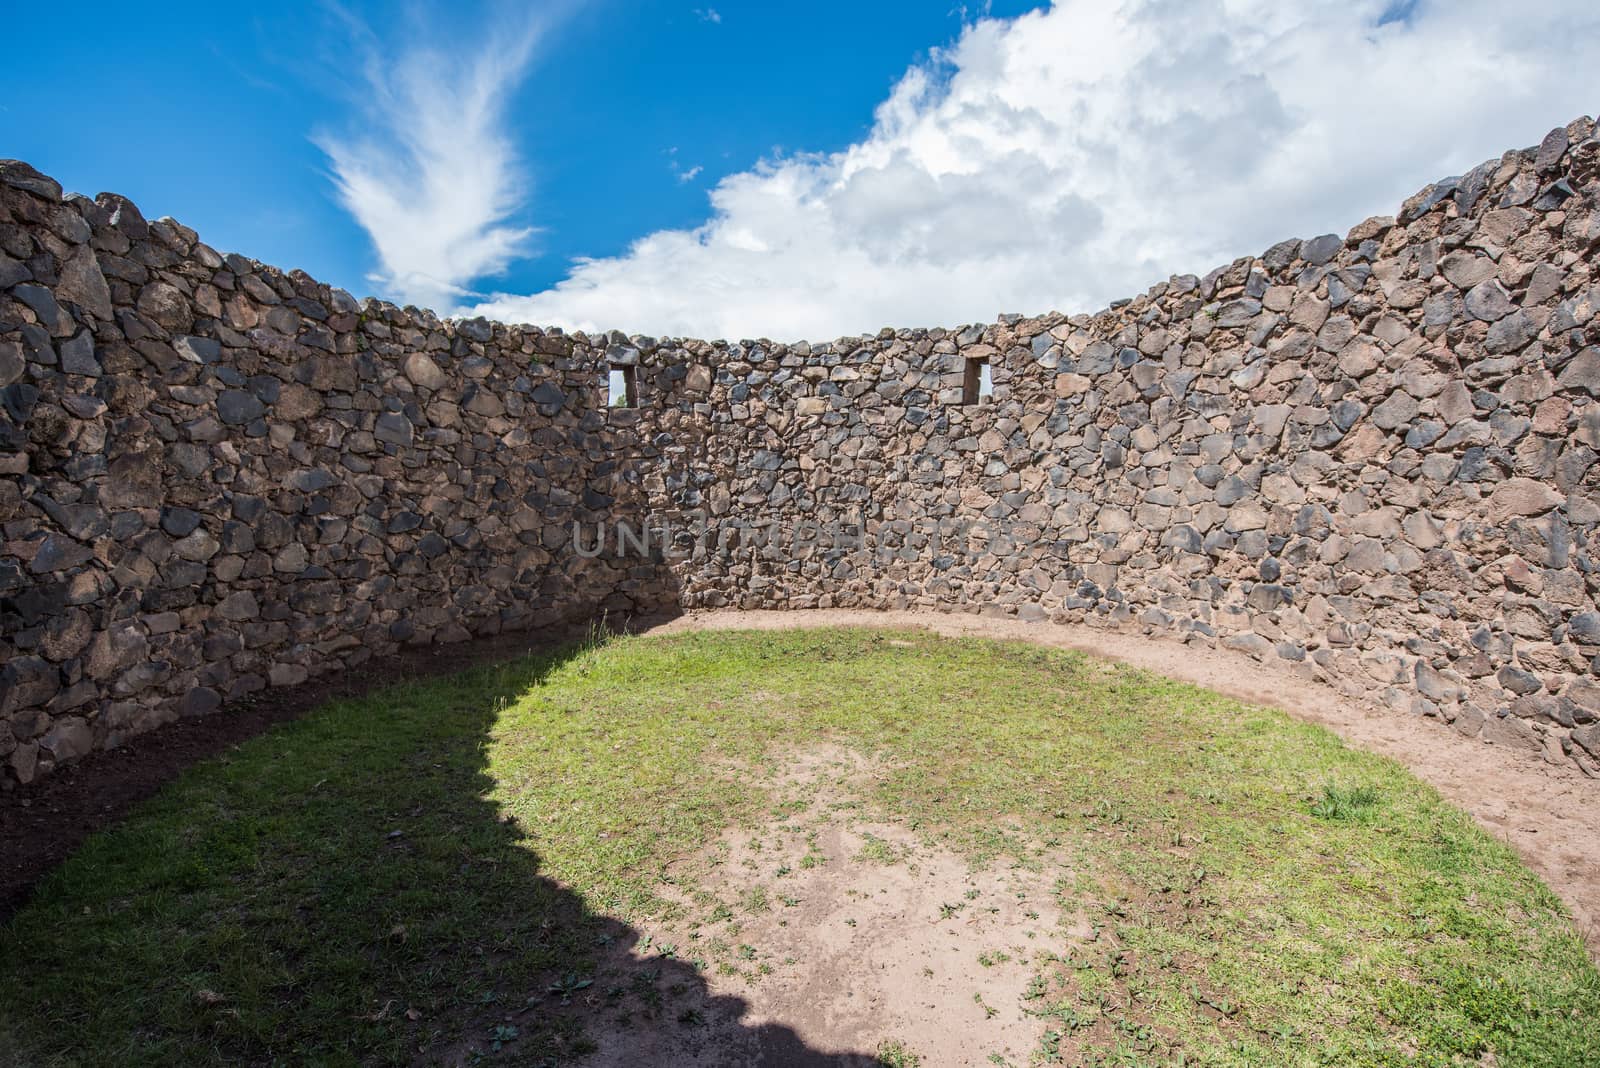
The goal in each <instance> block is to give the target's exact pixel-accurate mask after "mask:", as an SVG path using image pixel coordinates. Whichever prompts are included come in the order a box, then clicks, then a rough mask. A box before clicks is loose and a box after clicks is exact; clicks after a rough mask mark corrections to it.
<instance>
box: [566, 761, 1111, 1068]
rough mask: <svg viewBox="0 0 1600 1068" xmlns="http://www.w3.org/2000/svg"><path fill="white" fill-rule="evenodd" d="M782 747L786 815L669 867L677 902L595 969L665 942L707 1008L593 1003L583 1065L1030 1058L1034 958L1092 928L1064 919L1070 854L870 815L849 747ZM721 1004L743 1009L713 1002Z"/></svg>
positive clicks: (633, 966) (669, 891)
mask: <svg viewBox="0 0 1600 1068" xmlns="http://www.w3.org/2000/svg"><path fill="white" fill-rule="evenodd" d="M782 763H783V764H784V765H785V766H786V767H787V768H788V769H789V773H788V775H787V776H786V779H785V780H784V781H782V782H780V783H779V784H778V785H777V787H776V790H775V794H776V797H777V800H778V804H777V805H776V806H775V807H777V808H779V809H780V810H782V811H783V812H785V813H786V814H785V815H784V816H783V817H781V818H774V819H773V820H771V821H770V822H768V823H767V824H765V825H763V826H760V827H758V828H755V829H744V830H739V831H733V832H730V833H728V834H726V835H724V836H723V837H722V838H721V839H720V840H719V841H717V842H715V843H714V844H712V845H711V846H709V847H708V848H707V849H706V850H704V851H703V852H702V853H701V854H700V855H698V856H695V857H691V858H686V859H685V860H684V861H682V862H681V863H680V864H678V865H676V866H675V867H674V869H673V871H672V873H671V874H670V876H669V879H670V880H671V881H670V882H668V883H667V884H665V885H664V886H663V887H662V890H663V891H664V892H665V893H666V895H667V896H668V897H669V899H675V900H676V901H677V902H678V904H679V905H680V906H681V908H682V910H683V912H682V915H681V917H679V918H676V919H674V920H672V921H669V922H666V923H663V924H661V925H659V926H656V927H654V928H651V927H648V926H647V927H645V928H644V930H645V932H646V938H645V939H643V940H641V942H639V943H636V944H634V945H632V946H629V947H627V948H626V949H619V951H618V952H617V953H616V954H615V959H613V960H610V961H608V962H606V964H604V965H603V966H602V968H601V969H600V976H601V977H600V978H598V979H597V982H596V986H603V985H605V984H606V982H607V980H606V979H605V978H604V976H606V975H607V974H610V975H612V976H626V975H630V974H637V973H638V970H639V969H640V968H641V967H644V966H648V965H649V964H650V963H651V962H652V960H653V959H655V958H656V956H657V955H659V954H660V953H662V952H663V947H664V946H666V947H671V949H670V952H671V953H672V954H673V955H674V956H676V957H677V958H679V959H698V960H699V961H702V962H703V964H702V966H701V968H700V970H701V972H702V974H703V976H704V983H705V989H704V992H703V994H702V995H701V996H700V997H699V998H697V999H696V1005H692V1006H675V1007H674V1008H675V1010H676V1011H678V1012H680V1013H682V1012H700V1011H701V1008H699V1007H698V1006H701V1005H703V1012H702V1017H703V1018H701V1019H699V1020H698V1022H697V1024H696V1025H695V1026H688V1027H659V1026H657V1027H651V1026H639V1025H637V1024H634V1023H632V1022H631V1021H630V1020H629V1019H628V1018H627V1015H626V1014H621V1015H619V1014H617V1013H615V1012H608V1011H606V1010H604V1009H601V1010H600V1011H596V1012H594V1013H593V1014H592V1015H591V1016H590V1019H589V1025H590V1026H589V1027H588V1031H589V1033H590V1034H592V1035H594V1036H595V1038H596V1039H597V1041H598V1044H599V1048H598V1050H597V1051H596V1052H595V1054H594V1055H593V1056H592V1057H591V1058H590V1059H588V1060H587V1061H586V1062H585V1063H586V1064H590V1065H594V1066H603V1068H623V1066H625V1065H626V1066H632V1065H639V1064H673V1065H697V1066H713V1065H745V1064H757V1063H761V1064H785V1063H791V1062H796V1063H826V1064H850V1063H862V1064H868V1063H873V1060H872V1055H873V1054H874V1053H877V1052H879V1051H890V1050H896V1049H898V1050H901V1051H904V1052H908V1053H913V1054H917V1055H920V1056H921V1057H922V1061H921V1063H923V1064H939V1065H952V1066H955V1065H981V1064H990V1063H993V1062H992V1061H991V1060H990V1058H991V1056H992V1055H995V1054H1000V1055H1002V1056H1004V1057H1005V1058H1006V1059H1007V1061H1008V1062H1010V1063H1026V1062H1027V1061H1028V1055H1029V1053H1030V1052H1032V1051H1033V1050H1034V1049H1036V1048H1037V1047H1038V1044H1039V1036H1040V1035H1041V1034H1043V1032H1044V1031H1045V1030H1046V1027H1045V1024H1044V1022H1042V1021H1041V1020H1040V1019H1038V1018H1036V1017H1032V1016H1029V1015H1027V1014H1025V1013H1024V1011H1023V1006H1024V1004H1025V1003H1026V1002H1025V1000H1024V995H1025V994H1026V992H1027V988H1028V984H1029V981H1030V980H1031V979H1032V977H1033V976H1034V974H1035V972H1036V971H1037V970H1038V967H1037V966H1038V958H1039V956H1040V955H1041V954H1043V953H1046V952H1048V951H1060V950H1061V949H1062V947H1063V945H1064V943H1065V941H1066V940H1069V939H1071V938H1073V937H1074V936H1075V933H1077V932H1079V931H1080V929H1081V934H1082V935H1087V933H1088V930H1089V929H1088V925H1087V921H1085V920H1083V919H1082V918H1079V917H1071V918H1069V922H1068V923H1067V924H1066V925H1065V926H1063V925H1062V916H1061V912H1060V908H1059V906H1058V904H1057V897H1056V894H1055V886H1056V882H1057V880H1058V879H1060V878H1061V877H1062V867H1061V864H1060V862H1059V861H1056V862H1052V858H1046V857H1041V856H1033V857H1030V858H1029V860H1028V863H1027V864H1026V866H1024V865H1022V864H1018V863H1015V862H1010V861H996V862H994V863H991V864H988V865H984V866H981V867H977V868H974V867H972V866H970V865H969V864H968V863H967V862H966V861H965V860H963V859H961V858H960V857H958V856H956V855H955V854H953V853H951V852H948V851H946V850H943V849H937V848H931V847H929V846H928V845H926V844H925V843H923V842H921V841H920V840H919V838H918V836H917V835H915V834H913V833H912V832H911V831H910V830H909V829H907V828H905V827H903V826H900V825H897V824H892V823H881V822H873V821H872V820H870V819H866V818H863V817H862V816H861V815H860V814H859V811H858V810H857V808H856V806H855V804H854V802H853V797H854V795H855V791H856V788H857V787H859V786H860V785H861V782H862V780H864V779H866V778H868V777H869V776H871V775H872V773H873V769H872V767H870V766H869V765H867V764H865V763H864V762H863V761H862V760H861V759H860V758H859V757H858V756H857V755H856V754H854V753H851V752H850V751H848V750H844V749H836V748H829V747H817V748H811V749H807V750H804V751H801V752H798V753H796V754H794V755H793V757H792V758H788V759H786V760H785V761H783V762H782ZM678 886H693V887H694V888H695V891H694V892H693V893H692V894H691V893H682V892H679V893H674V890H675V888H676V887H678ZM728 1007H735V1008H737V1010H738V1011H737V1012H729V1011H719V1010H723V1009H726V1008H728ZM613 1017H615V1018H613ZM680 1018H686V1017H680ZM773 1032H777V1033H781V1034H784V1035H786V1036H787V1035H792V1036H793V1037H794V1038H795V1039H797V1040H798V1041H799V1042H800V1043H803V1045H804V1048H805V1049H806V1050H807V1051H808V1055H807V1056H805V1057H801V1058H786V1057H784V1056H781V1055H779V1056H774V1055H773V1054H774V1051H773V1050H771V1049H767V1048H763V1047H764V1045H765V1044H766V1043H765V1041H764V1040H765V1037H766V1036H767V1035H768V1034H770V1033H773Z"/></svg>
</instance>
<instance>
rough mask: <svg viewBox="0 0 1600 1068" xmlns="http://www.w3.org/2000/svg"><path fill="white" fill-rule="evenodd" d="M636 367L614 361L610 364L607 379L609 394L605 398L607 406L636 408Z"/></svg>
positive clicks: (637, 387) (637, 401) (637, 392)
mask: <svg viewBox="0 0 1600 1068" xmlns="http://www.w3.org/2000/svg"><path fill="white" fill-rule="evenodd" d="M637 372H638V368H636V367H634V366H633V365H632V364H627V363H614V364H612V365H611V374H610V376H609V379H608V382H607V384H608V386H609V395H608V397H607V399H606V407H608V408H637V407H639V385H638V374H637Z"/></svg>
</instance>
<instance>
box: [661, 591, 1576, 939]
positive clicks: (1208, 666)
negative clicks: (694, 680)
mask: <svg viewBox="0 0 1600 1068" xmlns="http://www.w3.org/2000/svg"><path fill="white" fill-rule="evenodd" d="M797 627H912V628H922V629H927V630H931V631H933V632H935V633H937V634H943V635H947V636H950V637H975V638H997V639H1004V640H1008V641H1027V642H1033V643H1035V644H1039V645H1046V646H1052V647H1056V648H1064V649H1076V650H1079V651H1081V652H1086V653H1091V654H1093V655H1095V656H1100V657H1105V658H1108V659H1111V660H1118V661H1121V662H1123V663H1126V664H1131V665H1133V666H1135V667H1140V668H1144V669H1146V670H1149V671H1153V672H1156V673H1158V674H1161V675H1166V676H1168V677H1170V678H1175V679H1181V680H1183V681H1186V682H1192V683H1195V684H1196V685H1199V686H1204V687H1207V688H1208V689H1212V690H1216V691H1217V692H1219V693H1222V694H1226V695H1228V696H1230V697H1235V698H1238V699H1240V700H1244V701H1249V702H1252V703H1254V704H1261V705H1268V706H1272V707H1275V708H1281V709H1283V710H1284V711H1286V712H1289V713H1291V714H1292V715H1295V716H1297V717H1299V718H1301V719H1306V720H1310V721H1312V722H1314V723H1319V724H1321V725H1323V726H1325V727H1327V728H1328V729H1330V730H1332V731H1333V732H1334V733H1335V734H1337V735H1339V736H1340V737H1341V738H1343V739H1344V740H1345V741H1346V742H1348V743H1350V744H1351V745H1353V746H1356V747H1357V748H1361V749H1366V750H1368V751H1370V752H1374V753H1379V754H1381V755H1383V756H1387V757H1390V758H1392V759H1394V760H1397V761H1399V762H1400V763H1401V764H1403V765H1405V766H1406V767H1407V768H1408V769H1410V770H1411V772H1412V773H1413V774H1415V775H1416V776H1417V777H1418V778H1420V779H1422V780H1423V781H1424V782H1427V783H1429V784H1430V785H1432V786H1433V787H1434V788H1435V789H1437V790H1438V791H1439V793H1440V794H1442V795H1443V796H1444V797H1445V798H1447V799H1448V800H1450V801H1451V802H1453V803H1454V804H1456V805H1458V806H1460V807H1461V808H1462V809H1464V810H1465V811H1466V812H1468V813H1469V814H1470V815H1471V816H1472V817H1473V818H1474V819H1475V820H1476V821H1477V822H1478V824H1479V825H1480V826H1482V827H1483V828H1484V829H1485V830H1487V831H1488V832H1489V833H1490V834H1492V835H1494V836H1495V837H1496V838H1498V839H1500V840H1502V841H1504V842H1506V843H1507V844H1509V845H1510V846H1511V847H1512V848H1513V849H1515V850H1516V851H1517V853H1518V854H1519V855H1521V857H1522V858H1523V860H1524V861H1526V862H1527V864H1528V866H1529V867H1530V868H1532V869H1533V870H1534V871H1535V872H1537V873H1538V874H1539V876H1540V877H1541V878H1542V879H1543V880H1544V881H1545V883H1546V884H1547V885H1548V886H1549V887H1550V888H1551V889H1552V890H1554V891H1555V892H1556V894H1558V895H1559V896H1560V897H1561V899H1562V901H1564V902H1565V903H1566V905H1567V908H1568V909H1569V910H1571V912H1572V915H1573V917H1574V919H1575V920H1576V922H1577V928H1578V931H1579V933H1580V934H1581V935H1582V936H1583V938H1584V940H1585V941H1586V942H1587V944H1588V946H1589V952H1590V955H1591V956H1592V957H1594V958H1595V959H1596V960H1600V850H1597V849H1596V844H1597V843H1600V782H1595V781H1592V780H1589V779H1586V778H1584V777H1583V776H1582V775H1581V774H1580V773H1578V772H1577V771H1575V770H1572V769H1571V768H1567V767H1559V766H1555V765H1551V764H1547V763H1545V762H1544V761H1542V760H1541V759H1539V758H1538V757H1537V756H1534V755H1532V754H1523V753H1517V752H1508V751H1506V750H1505V749H1503V748H1498V749H1497V748H1495V747H1493V746H1490V745H1488V744H1485V743H1484V742H1482V741H1479V740H1475V739H1468V738H1463V737H1461V736H1460V735H1457V734H1455V733H1454V732H1452V731H1451V730H1449V729H1448V728H1446V727H1444V726H1443V725H1441V724H1437V723H1429V722H1425V721H1423V720H1422V719H1420V718H1417V717H1408V716H1402V715H1397V714H1395V713H1394V712H1391V711H1388V710H1385V709H1379V708H1376V707H1374V706H1372V705H1370V704H1366V703H1363V702H1360V701H1356V700H1352V699H1351V698H1349V697H1346V696H1344V695H1342V694H1340V693H1338V692H1337V691H1336V690H1334V689H1333V688H1331V687H1329V686H1326V685H1324V684H1322V683H1320V682H1317V681H1316V680H1314V679H1310V678H1304V677H1300V676H1297V675H1295V674H1293V673H1292V671H1290V670H1289V669H1287V668H1286V667H1283V666H1278V665H1267V664H1261V663H1258V662H1257V661H1255V660H1252V659H1251V658H1250V657H1248V656H1246V655H1244V654H1242V653H1234V652H1231V651H1229V650H1225V649H1205V648H1194V647H1191V646H1187V645H1183V644H1181V643H1179V642H1176V641H1170V640H1164V639H1156V638H1149V637H1145V636H1142V635H1138V634H1129V633H1120V632H1113V631H1106V630H1096V629H1094V628H1091V627H1086V626H1081V625H1079V626H1073V625H1059V624H1049V623H1027V622H1023V621H1021V620H1018V619H1014V618H1009V617H993V616H983V615H973V614H955V613H939V612H911V611H870V610H856V609H810V610H806V611H798V612H781V611H737V610H721V611H703V612H693V613H690V614H688V615H685V616H681V617H678V618H676V619H673V620H671V621H668V622H666V623H664V624H661V625H659V626H657V627H655V628H653V630H654V632H657V633H675V632H680V631H688V630H743V629H748V630H778V629H788V628H797Z"/></svg>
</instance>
